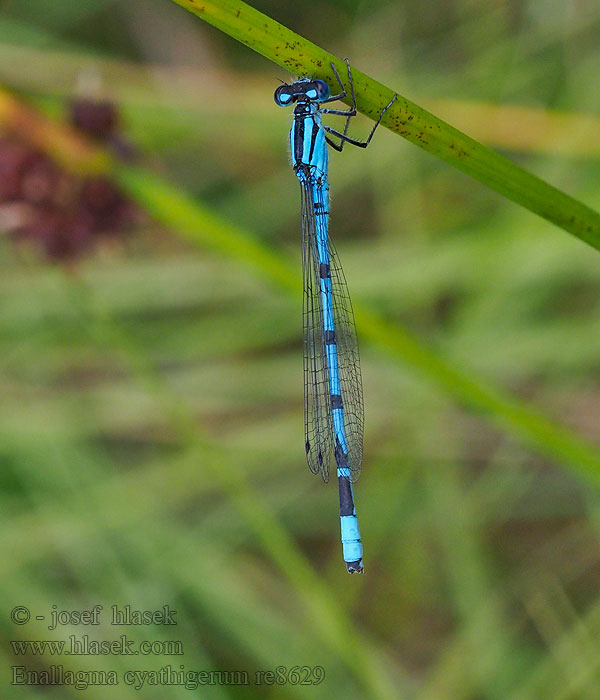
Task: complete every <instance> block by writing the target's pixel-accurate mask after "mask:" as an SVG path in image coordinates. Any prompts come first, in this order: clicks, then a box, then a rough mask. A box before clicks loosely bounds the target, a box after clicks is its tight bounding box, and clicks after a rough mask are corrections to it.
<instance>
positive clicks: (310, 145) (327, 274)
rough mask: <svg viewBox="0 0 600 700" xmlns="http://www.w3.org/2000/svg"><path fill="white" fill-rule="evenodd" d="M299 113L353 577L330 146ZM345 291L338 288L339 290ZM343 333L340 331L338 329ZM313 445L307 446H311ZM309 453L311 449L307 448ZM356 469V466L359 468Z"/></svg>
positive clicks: (357, 561) (296, 132) (294, 145)
mask: <svg viewBox="0 0 600 700" xmlns="http://www.w3.org/2000/svg"><path fill="white" fill-rule="evenodd" d="M296 110H297V111H295V114H294V126H293V128H292V131H291V137H290V139H291V143H290V145H291V152H292V162H293V165H294V171H295V172H296V175H297V176H298V178H299V179H300V182H301V184H302V187H303V190H304V192H305V193H306V195H305V196H306V199H307V200H310V202H309V204H310V205H311V206H309V210H308V211H307V212H304V211H303V216H307V219H308V221H303V225H304V227H305V235H306V227H308V232H309V238H310V241H309V247H310V250H311V254H312V255H311V257H312V263H313V265H314V268H315V274H314V279H315V282H317V284H318V287H317V288H318V292H317V289H315V292H316V294H317V296H318V298H319V301H320V303H319V307H320V312H321V313H320V316H321V321H320V323H321V325H322V328H321V337H322V344H321V351H322V353H323V364H324V365H325V366H326V370H327V372H326V375H327V380H326V381H325V382H323V383H320V382H319V383H318V385H316V386H315V387H314V388H313V389H312V391H313V393H314V394H315V393H319V396H321V395H322V393H321V392H327V391H328V394H329V395H328V396H327V395H325V396H323V398H324V400H325V402H326V404H327V406H328V411H329V413H330V418H331V428H330V430H331V432H332V433H333V434H332V435H331V444H332V445H333V451H334V457H335V462H336V467H337V477H338V490H339V498H340V527H341V539H342V550H343V557H344V561H345V562H346V567H347V569H348V571H349V572H350V573H355V572H357V573H360V572H362V570H363V564H362V556H363V551H362V543H361V538H360V531H359V527H358V520H357V517H356V510H355V506H354V496H353V492H352V483H351V467H352V466H353V465H351V464H350V458H349V449H348V440H347V433H346V422H345V416H344V399H343V392H342V382H341V381H340V362H339V357H338V340H337V336H336V309H335V307H334V301H333V300H334V298H335V293H336V290H334V289H333V287H332V284H334V283H336V282H337V281H338V280H339V278H338V277H336V278H334V279H332V275H331V268H330V253H329V234H328V225H329V184H328V181H327V165H328V162H327V144H326V140H325V132H324V130H323V127H322V126H321V116H320V114H319V112H318V109H317V108H316V106H315V105H306V106H300V105H299V106H298V107H297V108H296ZM340 291H342V290H341V289H338V290H337V292H340ZM337 330H339V329H337ZM307 445H308V443H307ZM307 450H308V447H307ZM359 467H360V465H359V464H358V465H356V467H355V468H359Z"/></svg>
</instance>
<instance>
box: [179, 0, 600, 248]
mask: <svg viewBox="0 0 600 700" xmlns="http://www.w3.org/2000/svg"><path fill="white" fill-rule="evenodd" d="M173 2H176V3H177V4H178V5H181V6H182V7H184V8H185V9H187V10H189V11H190V12H192V13H194V14H195V15H197V16H198V17H200V18H201V19H203V20H205V21H206V22H208V23H209V24H212V25H213V26H215V27H217V28H218V29H220V30H221V31H223V32H225V33H226V34H229V35H230V36H232V37H233V38H234V39H237V40H238V41H240V42H242V43H243V44H245V45H246V46H248V47H249V48H251V49H253V50H254V51H257V52H258V53H260V54H262V55H263V56H265V57H266V58H268V59H269V60H271V61H273V62H274V63H276V64H278V65H279V66H281V67H282V68H285V69H286V70H289V71H291V72H292V73H294V74H296V75H311V76H315V77H319V78H323V79H325V80H327V81H328V82H329V83H330V85H331V87H335V85H334V83H333V82H332V80H333V75H332V72H331V68H330V66H329V64H330V63H331V62H332V61H333V63H334V64H335V65H336V67H337V69H338V72H339V73H340V75H341V76H342V77H343V76H344V75H345V71H346V66H345V63H344V62H343V61H341V60H340V59H339V58H337V57H336V56H333V55H332V54H330V53H328V52H327V51H325V50H323V49H321V48H320V47H318V46H316V45H315V44H313V43H311V42H310V41H308V40H306V39H304V38H303V37H301V36H299V35H298V34H295V33H294V32H292V31H291V30H290V29H288V28H287V27H284V26H283V25H281V24H279V23H278V22H276V21H275V20H273V19H271V18H270V17H268V16H267V15H264V14H262V13H261V12H259V11H258V10H255V9H254V8H253V7H250V6H249V5H247V4H246V3H244V2H240V0H213V2H210V1H205V0H173ZM352 76H353V79H354V86H355V92H356V104H357V107H358V110H359V111H360V112H362V113H363V114H366V115H367V116H369V117H371V118H376V117H377V115H379V113H380V112H381V110H382V109H383V107H385V105H387V104H388V102H389V101H390V100H391V98H392V96H393V95H394V92H396V91H395V90H392V89H391V88H389V87H386V86H385V85H382V84H381V83H378V82H377V81H375V80H373V79H372V78H370V77H369V76H367V75H365V74H364V73H361V72H360V71H359V70H357V69H355V68H354V67H353V68H352ZM265 99H268V96H265ZM345 102H346V103H347V104H349V103H350V99H349V98H346V100H345ZM381 123H382V124H383V125H384V126H386V127H388V128H389V129H390V130H392V131H395V132H396V133H397V134H399V135H400V136H403V137H404V138H405V139H407V140H408V141H410V142H411V143H414V144H415V145H417V146H419V147H420V148H422V149H424V150H425V151H427V152H428V153H431V154H433V155H435V156H437V157H438V158H441V159H442V160H445V161H446V162H448V163H450V165H453V166H454V167H455V168H457V169H458V170H462V172H464V173H466V174H467V175H470V176H471V177H473V178H474V179H475V180H477V181H479V182H481V183H482V184H484V185H486V186H487V187H489V188H491V189H493V190H495V191H496V192H499V193H500V194H501V195H503V196H504V197H507V198H508V199H511V200H512V201H513V202H516V203H517V204H520V205H522V206H523V207H525V208H526V209H529V210H530V211H532V212H533V213H535V214H538V215H539V216H541V217H543V218H544V219H547V220H548V221H550V222H551V223H553V224H556V225H557V226H559V227H560V228H562V229H564V230H565V231H568V232H569V233H571V234H573V235H574V236H576V237H577V238H580V239H581V240H582V241H585V242H586V243H589V245H591V246H592V247H593V248H596V249H597V250H600V214H599V213H598V212H596V211H594V210H593V209H591V208H590V207H588V206H586V205H585V204H583V203H581V202H579V201H577V200H576V199H574V198H573V197H570V196H569V195H568V194H565V193H564V192H562V191H561V190H559V189H557V188H555V187H553V186H552V185H549V184H548V183H547V182H544V181H543V180H541V179H540V178H538V177H536V176H535V175H533V174H531V173H529V172H527V171H526V170H525V169H523V168H521V167H519V166H518V165H516V164H515V163H512V162H511V161H510V160H508V159H507V158H505V157H504V156H501V155H500V154H499V153H496V152H495V151H493V150H492V149H491V148H488V147H487V146H484V145H483V144H481V143H479V142H478V141H475V140H474V139H472V138H470V137H469V136H467V135H466V134H464V133H462V132H461V131H459V130H458V129H455V128H454V127H452V126H450V125H449V124H447V123H446V122H444V121H442V120H441V119H438V118H437V117H435V116H434V115H433V114H431V113H430V112H427V111H426V110H424V109H422V108H421V107H419V106H418V105H416V104H414V103H413V102H411V101H410V100H407V99H406V98H405V97H403V96H402V95H400V94H398V99H397V100H396V101H395V102H394V104H393V105H392V106H391V107H390V109H388V111H387V112H386V113H385V115H384V117H383V119H382V120H381ZM515 128H518V124H515Z"/></svg>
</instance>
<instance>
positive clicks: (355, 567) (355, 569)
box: [346, 559, 365, 574]
mask: <svg viewBox="0 0 600 700" xmlns="http://www.w3.org/2000/svg"><path fill="white" fill-rule="evenodd" d="M346 568H347V569H348V573H349V574H363V573H364V572H365V570H364V568H363V563H362V559H359V560H358V561H347V562H346Z"/></svg>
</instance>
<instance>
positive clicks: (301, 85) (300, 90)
mask: <svg viewBox="0 0 600 700" xmlns="http://www.w3.org/2000/svg"><path fill="white" fill-rule="evenodd" d="M273 97H274V99H275V104H278V105H279V106H280V107H287V105H290V104H292V102H323V100H326V99H327V98H328V97H329V85H327V83H326V82H325V81H324V80H298V81H297V82H295V83H292V84H291V85H280V86H279V87H278V88H277V90H275V95H274V96H273Z"/></svg>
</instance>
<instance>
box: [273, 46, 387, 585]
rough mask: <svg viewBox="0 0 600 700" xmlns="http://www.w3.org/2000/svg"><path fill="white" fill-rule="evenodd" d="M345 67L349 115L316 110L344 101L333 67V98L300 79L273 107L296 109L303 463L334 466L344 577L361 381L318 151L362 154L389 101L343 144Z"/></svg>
mask: <svg viewBox="0 0 600 700" xmlns="http://www.w3.org/2000/svg"><path fill="white" fill-rule="evenodd" d="M346 64H347V66H348V83H349V87H350V96H351V98H352V107H351V108H350V109H347V110H340V109H327V108H325V109H323V108H322V107H321V106H320V105H323V104H327V103H328V102H334V101H335V100H341V99H343V98H344V97H346V90H345V89H344V85H343V83H342V81H341V79H340V76H339V74H338V72H337V70H336V68H335V66H334V64H333V63H332V64H331V68H332V70H333V73H334V75H335V77H336V80H337V82H338V84H339V86H340V92H339V94H337V95H331V94H330V90H329V86H328V85H327V83H326V82H325V81H324V80H311V79H310V78H301V79H300V80H298V81H296V82H294V83H292V84H291V85H287V84H284V85H281V86H280V87H278V88H277V90H276V91H275V102H276V104H278V105H280V106H282V107H285V106H288V105H291V104H293V103H296V106H295V107H294V120H293V124H292V129H291V131H290V145H291V154H292V165H293V167H294V172H295V173H296V175H297V177H298V179H299V180H300V189H301V202H302V274H303V280H304V302H303V317H304V417H305V437H306V442H305V447H306V457H307V460H308V466H309V468H310V470H311V471H312V472H313V473H314V474H319V473H320V474H321V476H322V477H323V480H324V481H328V480H329V465H330V462H331V457H332V455H333V457H334V459H335V464H336V469H337V478H338V487H339V496H340V523H341V534H342V547H343V555H344V561H345V562H346V567H347V569H348V571H349V572H350V573H362V571H363V550H362V543H361V539H360V531H359V528H358V520H357V518H356V508H355V506H354V495H353V492H352V482H354V481H356V479H358V477H359V476H360V470H361V463H362V455H363V425H364V415H363V414H364V410H363V397H362V381H361V373H360V361H359V355H358V342H357V338H356V329H355V326H354V314H353V312H352V305H351V303H350V297H349V295H348V289H347V286H346V280H345V278H344V273H343V272H342V268H341V266H340V264H339V260H338V256H337V253H336V251H335V248H334V246H333V244H332V243H331V241H330V240H329V233H328V225H329V184H328V181H327V169H328V165H327V164H328V161H327V145H326V144H329V145H330V146H331V147H332V148H334V149H335V150H336V151H342V150H343V148H344V145H345V144H346V143H350V144H352V145H354V146H360V147H361V148H366V147H367V146H368V145H369V142H370V141H371V138H372V137H373V134H374V133H375V129H377V126H378V125H379V122H380V121H381V118H382V117H383V115H384V113H385V111H386V110H387V109H388V107H389V106H390V105H391V104H392V102H394V100H395V99H396V95H394V97H393V98H392V100H391V102H390V103H389V104H388V105H387V106H386V107H385V108H384V109H383V111H382V112H381V114H380V115H379V118H378V119H377V122H376V123H375V126H374V127H373V129H372V130H371V133H370V134H369V136H368V138H367V139H366V141H358V140H356V139H353V138H350V136H348V125H349V123H350V119H351V118H352V117H354V116H356V101H355V98H354V84H353V82H352V72H351V70H350V64H349V63H348V60H347V59H346ZM322 114H334V115H339V116H344V117H346V123H345V125H344V131H343V132H341V131H337V130H336V129H333V128H332V127H330V126H327V125H325V124H323V123H322V120H321V115H322ZM331 137H335V138H336V139H337V140H334V139H333V138H331ZM338 141H339V142H338Z"/></svg>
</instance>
